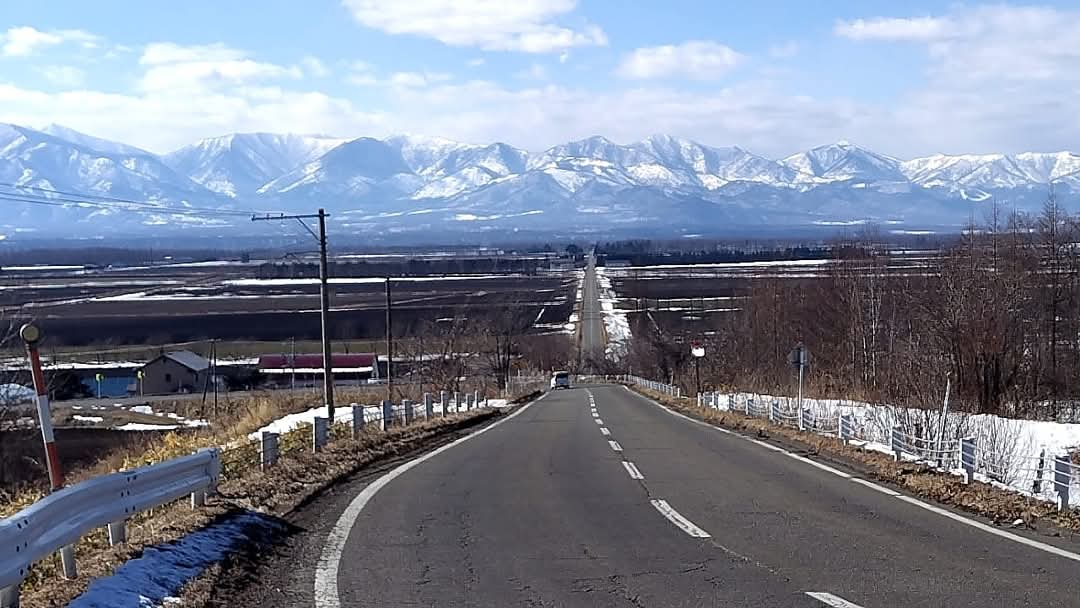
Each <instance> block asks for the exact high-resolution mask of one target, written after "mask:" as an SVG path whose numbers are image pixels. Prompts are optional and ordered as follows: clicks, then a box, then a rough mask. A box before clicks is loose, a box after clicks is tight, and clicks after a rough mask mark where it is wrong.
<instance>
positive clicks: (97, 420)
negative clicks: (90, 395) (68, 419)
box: [72, 414, 105, 422]
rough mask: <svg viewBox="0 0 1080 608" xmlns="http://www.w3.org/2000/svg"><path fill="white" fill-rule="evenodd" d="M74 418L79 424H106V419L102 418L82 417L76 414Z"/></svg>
mask: <svg viewBox="0 0 1080 608" xmlns="http://www.w3.org/2000/svg"><path fill="white" fill-rule="evenodd" d="M72 418H73V419H75V420H78V421H79V422H105V419H104V418H102V417H101V416H80V415H79V414H75V415H74V416H72Z"/></svg>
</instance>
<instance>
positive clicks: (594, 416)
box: [592, 412, 600, 418]
mask: <svg viewBox="0 0 1080 608" xmlns="http://www.w3.org/2000/svg"><path fill="white" fill-rule="evenodd" d="M592 417H593V418H599V417H600V414H599V413H597V412H593V413H592Z"/></svg>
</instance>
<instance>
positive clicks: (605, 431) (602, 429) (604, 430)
mask: <svg viewBox="0 0 1080 608" xmlns="http://www.w3.org/2000/svg"><path fill="white" fill-rule="evenodd" d="M600 434H601V435H603V436H604V437H607V436H608V435H610V434H611V431H609V430H608V428H607V427H606V426H602V427H600Z"/></svg>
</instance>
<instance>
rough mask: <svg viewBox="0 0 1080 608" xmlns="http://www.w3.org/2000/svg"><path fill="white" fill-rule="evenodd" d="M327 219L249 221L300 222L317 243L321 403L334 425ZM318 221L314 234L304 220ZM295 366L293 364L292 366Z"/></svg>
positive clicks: (269, 216)
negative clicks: (320, 341) (320, 330)
mask: <svg viewBox="0 0 1080 608" xmlns="http://www.w3.org/2000/svg"><path fill="white" fill-rule="evenodd" d="M327 217H329V216H328V215H327V214H326V210H324V209H319V212H318V213H316V214H307V215H285V214H284V213H279V214H277V215H273V214H270V213H267V214H266V215H261V216H260V215H253V216H251V221H253V222H260V221H264V222H265V221H270V220H286V219H291V220H296V221H298V222H300V225H301V226H303V227H304V229H305V230H307V231H308V233H309V234H310V235H311V236H313V237H315V240H316V241H318V242H319V300H320V307H319V320H320V321H321V323H322V352H323V402H324V403H325V404H326V417H327V418H329V420H330V424H333V423H334V366H333V361H332V360H331V355H330V286H329V283H330V279H329V276H330V275H329V270H328V268H327V263H326V218H327ZM313 218H318V219H319V232H318V233H316V232H315V231H314V230H312V229H311V227H310V226H308V225H307V223H305V222H304V220H305V219H313ZM294 366H295V364H294Z"/></svg>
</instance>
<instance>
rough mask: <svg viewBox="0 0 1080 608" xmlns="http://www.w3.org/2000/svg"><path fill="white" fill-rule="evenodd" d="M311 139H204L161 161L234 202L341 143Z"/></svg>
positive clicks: (273, 136) (260, 135) (254, 136)
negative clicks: (235, 199) (232, 199)
mask: <svg viewBox="0 0 1080 608" xmlns="http://www.w3.org/2000/svg"><path fill="white" fill-rule="evenodd" d="M344 142H345V140H344V139H335V138H332V137H324V136H311V135H277V134H273V133H236V134H232V135H225V136H222V137H213V138H210V139H204V140H202V141H200V142H198V143H195V144H192V145H190V146H186V147H183V148H181V149H179V150H177V151H175V152H171V153H169V154H166V155H165V156H164V157H163V159H164V161H165V162H166V163H167V164H168V165H169V166H170V167H172V168H173V169H175V170H176V171H178V172H180V173H182V174H184V175H188V176H190V177H191V179H192V180H194V181H195V182H197V183H199V184H202V185H203V186H205V187H206V188H207V189H209V190H212V191H214V192H218V193H221V194H224V195H226V196H229V197H232V198H237V197H240V196H243V195H251V194H254V193H255V191H256V190H258V189H259V188H260V187H262V186H263V185H264V184H266V183H267V182H269V181H271V180H273V179H275V178H277V177H280V176H281V175H283V174H285V173H287V172H289V171H291V170H293V169H295V168H297V167H299V166H300V165H303V164H305V163H308V162H311V161H313V160H315V159H317V158H319V157H320V156H322V155H323V154H326V153H327V152H329V151H330V150H332V149H333V148H335V147H337V146H339V145H341V144H342V143H344Z"/></svg>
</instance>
